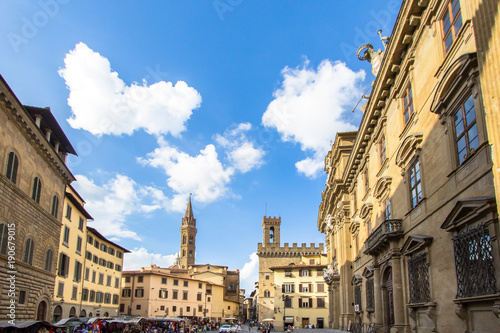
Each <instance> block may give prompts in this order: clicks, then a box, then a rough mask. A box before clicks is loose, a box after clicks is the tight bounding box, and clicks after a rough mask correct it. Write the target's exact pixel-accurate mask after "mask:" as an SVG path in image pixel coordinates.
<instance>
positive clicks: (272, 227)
mask: <svg viewBox="0 0 500 333" xmlns="http://www.w3.org/2000/svg"><path fill="white" fill-rule="evenodd" d="M280 226H281V217H270V216H269V217H267V216H264V218H263V219H262V230H263V231H264V239H263V240H264V243H263V245H264V247H266V246H268V247H269V246H277V247H280Z"/></svg>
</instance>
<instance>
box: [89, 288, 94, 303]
mask: <svg viewBox="0 0 500 333" xmlns="http://www.w3.org/2000/svg"><path fill="white" fill-rule="evenodd" d="M94 301H95V291H94V290H91V291H90V293H89V302H94Z"/></svg>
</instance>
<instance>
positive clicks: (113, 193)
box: [73, 175, 168, 240]
mask: <svg viewBox="0 0 500 333" xmlns="http://www.w3.org/2000/svg"><path fill="white" fill-rule="evenodd" d="M75 177H76V179H77V182H75V183H73V186H74V187H75V188H76V189H77V191H78V192H79V194H80V195H81V196H82V197H83V198H85V201H86V204H85V209H86V210H87V211H88V212H89V214H90V215H92V217H93V218H94V222H89V225H90V226H92V227H95V228H96V229H97V230H98V231H99V232H100V233H102V234H103V235H105V236H106V237H112V240H117V239H120V238H132V239H136V240H141V238H140V236H139V235H138V234H137V233H136V232H134V231H131V230H129V229H128V228H127V225H126V220H127V217H128V216H130V215H132V214H134V213H146V214H147V213H149V212H151V211H154V210H156V209H159V208H161V207H162V206H163V207H164V206H165V205H167V204H168V199H166V198H165V196H164V195H163V193H160V192H161V191H160V190H158V189H154V188H152V187H141V186H139V185H138V184H137V183H136V182H135V181H133V180H132V179H130V178H129V177H127V176H124V175H116V176H115V177H114V178H112V179H110V180H108V181H107V183H105V184H103V185H100V186H99V185H97V184H95V183H94V181H93V180H91V179H89V178H87V177H85V176H83V175H76V176H75ZM142 201H147V202H148V204H147V205H146V204H142Z"/></svg>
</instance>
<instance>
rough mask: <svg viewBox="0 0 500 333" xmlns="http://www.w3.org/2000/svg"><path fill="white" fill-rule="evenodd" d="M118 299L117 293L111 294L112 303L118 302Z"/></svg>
mask: <svg viewBox="0 0 500 333" xmlns="http://www.w3.org/2000/svg"><path fill="white" fill-rule="evenodd" d="M119 299H120V298H119V297H118V295H116V294H115V295H113V304H118V300H119Z"/></svg>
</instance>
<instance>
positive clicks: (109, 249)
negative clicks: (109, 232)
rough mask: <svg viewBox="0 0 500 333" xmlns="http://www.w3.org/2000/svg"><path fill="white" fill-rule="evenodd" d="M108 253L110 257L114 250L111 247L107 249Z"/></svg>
mask: <svg viewBox="0 0 500 333" xmlns="http://www.w3.org/2000/svg"><path fill="white" fill-rule="evenodd" d="M108 253H109V254H111V255H112V256H114V255H115V249H113V248H112V247H111V246H109V247H108Z"/></svg>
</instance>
